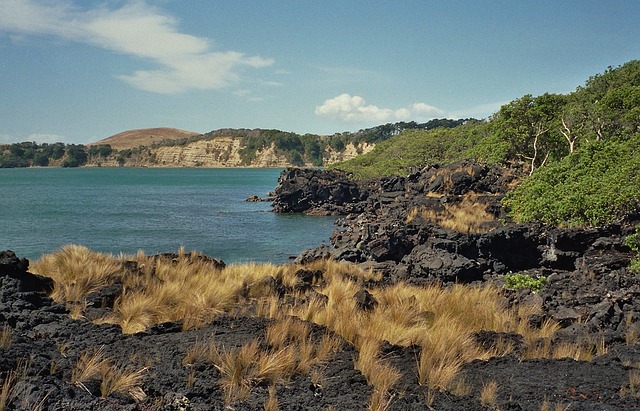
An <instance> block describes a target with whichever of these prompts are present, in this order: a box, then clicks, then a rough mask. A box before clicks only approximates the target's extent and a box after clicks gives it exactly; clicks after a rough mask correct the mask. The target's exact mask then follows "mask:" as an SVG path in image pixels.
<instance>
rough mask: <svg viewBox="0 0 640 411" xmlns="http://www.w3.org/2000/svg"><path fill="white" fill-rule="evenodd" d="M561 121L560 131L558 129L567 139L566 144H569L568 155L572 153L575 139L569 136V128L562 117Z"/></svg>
mask: <svg viewBox="0 0 640 411" xmlns="http://www.w3.org/2000/svg"><path fill="white" fill-rule="evenodd" d="M561 121H562V129H560V133H562V135H563V136H564V138H566V139H567V143H569V153H573V150H574V145H575V143H576V137H574V136H572V135H571V128H570V127H569V126H568V125H567V123H566V122H565V121H564V117H562V119H561Z"/></svg>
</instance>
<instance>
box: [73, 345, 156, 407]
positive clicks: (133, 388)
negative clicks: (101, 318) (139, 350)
mask: <svg viewBox="0 0 640 411" xmlns="http://www.w3.org/2000/svg"><path fill="white" fill-rule="evenodd" d="M145 372H146V368H142V369H139V370H131V369H129V368H128V367H121V366H118V365H115V364H114V363H113V362H112V361H111V360H110V359H109V358H108V356H107V355H106V353H105V349H104V346H103V347H100V348H98V349H97V350H95V351H93V353H91V352H84V353H82V354H80V356H79V358H78V361H77V362H76V364H75V366H74V367H73V369H72V370H71V381H70V382H71V384H73V385H77V386H79V387H81V388H83V389H85V390H86V391H87V392H89V390H88V389H87V387H86V386H85V383H86V382H88V381H90V380H100V394H101V396H102V397H108V396H109V395H111V394H114V393H119V394H125V395H129V396H130V397H131V398H133V399H135V400H138V401H141V400H143V399H145V398H146V394H145V392H144V391H143V390H142V387H141V384H142V380H143V378H144V374H145Z"/></svg>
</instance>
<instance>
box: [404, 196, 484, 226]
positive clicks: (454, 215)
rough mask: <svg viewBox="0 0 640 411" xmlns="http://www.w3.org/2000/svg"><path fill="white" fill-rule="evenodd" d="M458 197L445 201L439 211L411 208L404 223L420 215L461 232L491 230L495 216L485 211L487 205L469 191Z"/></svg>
mask: <svg viewBox="0 0 640 411" xmlns="http://www.w3.org/2000/svg"><path fill="white" fill-rule="evenodd" d="M459 197H460V201H458V202H454V203H446V204H444V205H443V209H442V210H440V211H436V210H433V209H427V208H417V207H416V208H413V209H411V210H410V211H409V214H407V217H406V219H405V224H409V223H410V222H411V221H413V220H414V219H415V218H416V217H418V216H420V217H421V218H422V219H424V220H426V221H429V222H431V223H434V224H437V225H439V226H441V227H444V228H448V229H450V230H454V231H458V232H461V233H485V232H487V231H491V229H493V225H492V223H494V222H495V217H494V216H493V215H491V214H489V213H488V212H487V210H486V208H487V205H486V204H484V203H482V202H480V201H479V195H478V194H477V193H472V192H470V193H467V194H464V195H462V196H459Z"/></svg>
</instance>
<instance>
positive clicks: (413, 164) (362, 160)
mask: <svg viewBox="0 0 640 411" xmlns="http://www.w3.org/2000/svg"><path fill="white" fill-rule="evenodd" d="M487 126H488V124H487V123H486V122H482V121H478V120H469V121H467V122H466V123H465V124H463V125H459V126H457V127H455V128H436V129H431V130H406V131H403V132H401V133H400V134H399V135H397V136H395V137H393V138H391V139H389V140H386V141H383V142H381V143H378V144H377V145H376V147H375V148H374V149H373V151H371V152H370V153H367V154H364V155H360V156H358V157H356V158H354V159H352V160H349V161H346V162H344V163H340V164H337V165H335V166H333V168H339V169H341V170H344V171H347V172H350V173H351V174H352V175H353V176H354V177H355V178H358V179H365V178H373V177H378V176H383V175H393V174H400V175H402V174H407V173H408V172H410V170H411V169H415V168H422V167H425V166H427V165H430V164H434V163H449V162H453V161H456V160H460V159H462V158H465V157H470V156H472V155H473V154H475V153H471V151H470V150H471V149H472V148H474V147H475V146H476V145H477V144H479V143H480V142H481V141H482V140H483V138H484V137H485V136H486V133H487Z"/></svg>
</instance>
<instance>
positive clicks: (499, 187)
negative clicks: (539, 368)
mask: <svg viewBox="0 0 640 411" xmlns="http://www.w3.org/2000/svg"><path fill="white" fill-rule="evenodd" d="M517 176H518V172H517V171H516V170H513V169H508V168H502V167H498V166H493V167H489V166H485V165H481V164H478V163H476V162H475V161H472V160H465V161H461V162H458V163H454V164H450V165H447V166H432V167H427V168H425V169H423V170H419V171H416V172H414V173H412V174H410V175H408V176H406V177H397V176H394V177H386V178H382V179H379V180H374V181H365V182H355V181H353V180H350V179H349V178H347V176H346V175H345V174H343V173H341V172H339V171H333V170H303V169H288V170H285V171H284V172H283V173H282V175H281V177H280V180H279V184H278V187H277V188H276V190H275V200H274V203H273V205H274V209H275V210H276V211H278V212H305V213H308V214H337V215H344V217H343V218H342V219H340V220H339V221H338V223H337V225H338V227H337V228H336V229H335V230H334V232H333V233H332V235H331V245H330V246H327V245H321V246H319V247H318V248H315V249H312V250H307V251H305V252H303V253H302V254H301V255H300V256H298V258H297V259H296V262H298V263H303V262H308V261H313V260H314V259H318V258H323V259H324V258H333V259H336V260H344V261H350V262H353V263H356V264H359V265H360V266H362V267H364V268H372V269H373V270H375V271H378V272H382V273H383V275H384V278H385V279H386V280H387V281H389V282H390V283H396V282H399V281H402V282H407V283H413V284H428V283H433V282H444V283H481V282H493V283H497V284H500V285H503V284H504V282H505V280H504V276H505V275H506V274H512V273H519V274H526V275H528V276H531V277H532V278H545V279H546V281H547V286H546V287H544V288H543V289H542V291H541V292H540V293H538V294H536V295H530V294H528V293H527V292H526V291H525V292H521V293H511V294H510V295H509V298H511V299H512V300H522V299H529V300H531V299H533V300H535V301H536V302H539V303H540V304H542V305H543V306H544V309H545V315H544V316H543V317H540V318H539V319H538V321H543V320H544V318H553V319H555V320H558V321H560V322H561V323H562V324H563V325H564V326H565V327H566V329H565V330H564V331H563V332H561V333H560V334H561V335H565V334H571V335H580V336H581V338H588V337H594V335H597V336H603V337H605V338H606V341H607V342H615V341H623V340H624V333H625V332H626V325H629V324H630V323H632V322H635V321H636V320H637V319H640V303H639V302H638V301H637V297H638V296H640V279H638V277H637V276H636V275H635V274H632V273H631V272H630V271H629V270H628V269H627V267H628V266H629V263H630V260H631V259H632V258H634V255H633V254H634V253H633V252H631V250H630V249H629V248H628V247H627V246H626V245H625V238H626V237H627V236H628V235H630V234H632V233H633V231H632V229H633V227H634V226H635V224H634V223H636V222H637V219H638V216H630V217H629V218H628V221H625V222H622V223H619V224H611V225H608V226H605V227H598V228H585V229H578V228H574V229H560V228H554V227H549V226H545V225H542V224H515V223H513V222H509V219H508V217H507V216H506V215H505V212H504V209H503V208H502V207H501V205H500V200H501V199H502V197H503V196H504V193H505V192H506V190H507V188H508V187H509V185H510V184H512V182H513V181H514V179H515V178H516V177H517ZM625 324H626V325H625Z"/></svg>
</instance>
